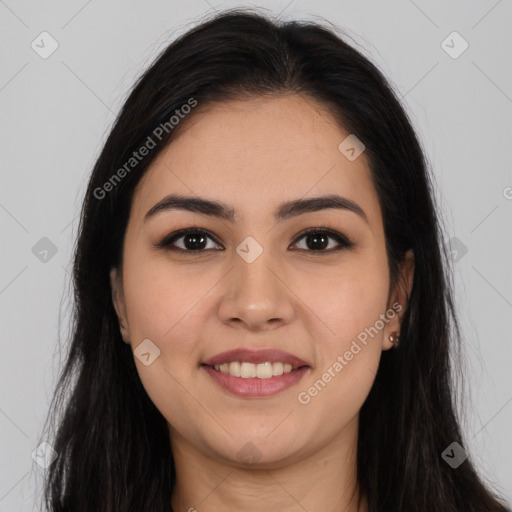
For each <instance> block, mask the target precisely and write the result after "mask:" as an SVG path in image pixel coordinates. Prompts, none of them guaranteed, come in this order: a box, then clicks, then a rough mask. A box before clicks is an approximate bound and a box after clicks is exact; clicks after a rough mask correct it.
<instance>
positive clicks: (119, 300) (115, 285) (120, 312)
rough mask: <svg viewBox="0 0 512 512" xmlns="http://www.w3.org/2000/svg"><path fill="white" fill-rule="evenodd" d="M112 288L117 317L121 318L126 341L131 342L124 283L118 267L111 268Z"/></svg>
mask: <svg viewBox="0 0 512 512" xmlns="http://www.w3.org/2000/svg"><path fill="white" fill-rule="evenodd" d="M110 288H111V290H112V303H113V304H114V309H115V310H116V313H117V319H118V320H119V328H120V331H121V336H122V337H123V340H124V341H125V343H130V335H129V334H130V333H129V329H128V321H127V316H126V304H125V300H124V291H123V283H122V280H121V275H120V274H119V273H118V269H117V268H115V267H114V268H112V269H111V270H110Z"/></svg>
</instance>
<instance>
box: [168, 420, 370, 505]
mask: <svg viewBox="0 0 512 512" xmlns="http://www.w3.org/2000/svg"><path fill="white" fill-rule="evenodd" d="M357 426H358V417H356V418H354V420H353V421H352V422H351V423H350V424H348V425H347V426H346V428H345V429H344V430H343V431H342V432H341V433H340V434H339V435H338V436H337V437H336V438H334V439H332V440H331V441H330V442H329V443H327V444H325V445H324V446H322V447H321V448H320V449H315V450H314V453H308V454H304V455H302V456H300V457H299V456H296V455H294V456H293V460H291V459H292V457H290V462H288V463H284V462H283V461H273V462H272V461H271V462H268V463H265V464H254V465H252V466H249V467H240V463H238V462H235V461H230V460H227V459H224V458H222V457H219V456H214V455H211V454H210V453H209V454H205V453H204V452H202V451H199V450H198V449H197V448H196V447H194V446H192V444H190V443H189V442H187V441H186V440H185V439H184V438H183V437H182V436H180V435H179V434H178V433H177V432H176V431H175V430H174V429H172V428H171V427H170V433H171V446H172V452H173V457H174V463H175V468H176V485H175V488H174V492H173V495H172V506H173V509H174V511H176V512H181V511H183V512H195V511H201V512H214V511H215V512H217V511H218V510H224V511H231V510H244V511H245V512H257V511H261V509H262V506H263V505H262V504H263V503H264V509H265V512H297V511H304V510H307V511H308V512H320V511H322V512H366V510H367V502H366V498H365V497H364V496H360V492H359V486H358V482H357Z"/></svg>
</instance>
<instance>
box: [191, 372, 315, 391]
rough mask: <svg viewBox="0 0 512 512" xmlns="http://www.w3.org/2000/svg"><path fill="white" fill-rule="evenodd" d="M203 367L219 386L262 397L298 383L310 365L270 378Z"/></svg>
mask: <svg viewBox="0 0 512 512" xmlns="http://www.w3.org/2000/svg"><path fill="white" fill-rule="evenodd" d="M201 368H202V369H203V370H204V371H206V372H207V373H208V375H210V377H211V378H212V379H213V380H214V381H215V382H216V383H217V384H218V385H219V386H221V387H222V388H224V389H225V390H227V391H229V392H230V393H233V394H234V395H236V396H241V397H245V398H260V397H264V396H271V395H275V394H276V393H279V392H280V391H283V390H285V389H287V388H289V387H290V386H293V385H294V384H297V383H298V382H299V381H300V379H302V377H303V376H304V374H305V373H306V372H307V371H308V370H309V366H302V367H300V368H298V369H297V370H292V371H291V372H290V373H283V374H282V375H278V376H274V377H270V379H258V378H252V379H243V378H242V377H233V375H230V374H229V373H222V372H220V371H218V370H215V369H214V368H212V367H211V366H206V365H202V366H201Z"/></svg>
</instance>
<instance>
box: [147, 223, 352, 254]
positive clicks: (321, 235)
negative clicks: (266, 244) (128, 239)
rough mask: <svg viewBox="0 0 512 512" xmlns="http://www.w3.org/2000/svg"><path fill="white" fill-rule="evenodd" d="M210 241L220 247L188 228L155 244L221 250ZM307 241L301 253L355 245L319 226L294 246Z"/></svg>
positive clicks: (195, 251)
mask: <svg viewBox="0 0 512 512" xmlns="http://www.w3.org/2000/svg"><path fill="white" fill-rule="evenodd" d="M181 239H183V241H182V242H181V244H182V246H181V247H179V246H178V245H176V242H178V241H179V240H181ZM208 239H210V240H211V241H213V242H214V246H215V245H216V246H218V247H219V246H220V244H219V243H218V242H217V241H216V240H215V237H213V236H212V235H211V234H210V233H209V232H208V231H206V230H204V229H199V228H186V229H180V230H178V231H174V232H173V233H171V234H169V235H167V236H165V237H164V238H163V239H162V240H161V241H160V242H158V243H157V244H155V246H156V247H160V248H166V249H168V250H170V251H177V252H188V253H192V254H200V253H202V252H205V251H206V250H221V251H223V250H224V249H216V248H215V247H208ZM302 239H305V240H306V241H307V242H309V243H306V248H299V249H300V250H301V251H307V252H312V253H318V254H321V253H326V252H327V253H331V252H337V251H340V250H342V249H348V248H350V247H352V246H353V245H354V243H353V242H351V241H350V240H349V239H348V238H347V237H346V236H344V235H342V234H341V233H338V232H337V231H334V230H332V229H330V228H327V227H324V226H319V227H316V228H308V229H306V230H305V231H303V232H302V233H301V235H300V236H299V237H298V238H297V239H296V240H295V242H294V244H293V245H295V246H297V242H298V241H300V240H302ZM329 239H331V240H334V241H335V242H336V243H337V245H338V247H336V246H335V247H334V248H333V247H331V248H329V249H328V250H326V248H327V247H328V246H329Z"/></svg>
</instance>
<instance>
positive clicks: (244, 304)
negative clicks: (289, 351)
mask: <svg viewBox="0 0 512 512" xmlns="http://www.w3.org/2000/svg"><path fill="white" fill-rule="evenodd" d="M233 265H234V267H233V268H232V270H231V272H229V273H228V275H227V276H226V279H227V280H228V286H227V290H226V292H225V295H224V296H223V297H222V298H221V303H220V307H219V316H220V319H221V321H222V322H223V323H225V324H229V325H230V326H231V327H237V328H240V329H247V330H251V331H259V330H271V329H275V328H278V327H279V326H281V325H285V324H287V323H290V322H292V321H293V319H294V317H295V314H296V308H295V300H296V299H295V295H294V294H293V292H292V291H291V290H292V289H293V286H291V288H290V283H287V282H286V281H287V279H286V276H285V275H284V273H283V270H282V268H281V266H280V265H279V264H276V260H275V259H271V257H270V251H265V250H264V251H263V253H262V254H261V255H260V256H259V257H258V258H257V259H256V260H255V261H253V262H252V263H248V262H247V261H245V260H244V259H243V258H241V257H239V256H238V255H236V256H235V258H234V262H233Z"/></svg>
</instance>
